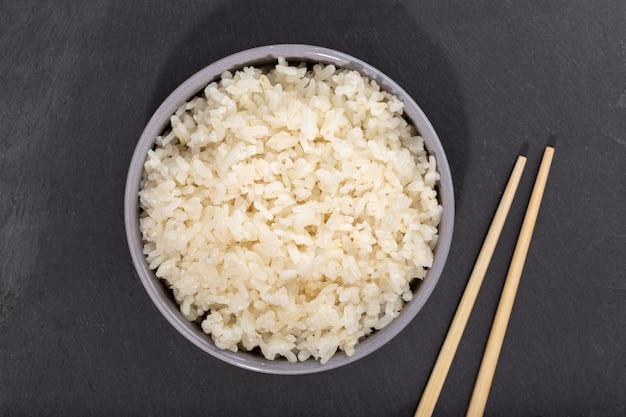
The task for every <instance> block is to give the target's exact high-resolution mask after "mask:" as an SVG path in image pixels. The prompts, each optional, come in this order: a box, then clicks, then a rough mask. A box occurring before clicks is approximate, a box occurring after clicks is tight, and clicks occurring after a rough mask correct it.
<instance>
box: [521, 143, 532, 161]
mask: <svg viewBox="0 0 626 417" xmlns="http://www.w3.org/2000/svg"><path fill="white" fill-rule="evenodd" d="M529 148H530V146H529V145H528V142H524V143H522V146H520V148H519V155H520V156H523V157H525V158H526V157H528V149H529Z"/></svg>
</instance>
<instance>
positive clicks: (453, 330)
mask: <svg viewBox="0 0 626 417" xmlns="http://www.w3.org/2000/svg"><path fill="white" fill-rule="evenodd" d="M525 165H526V157H525V156H523V155H520V156H518V158H517V161H516V163H515V166H514V168H513V172H512V173H511V176H510V177H509V181H508V183H507V185H506V188H505V190H504V194H503V195H502V198H501V200H500V204H499V205H498V209H497V210H496V214H495V215H494V217H493V220H492V222H491V226H490V227H489V231H488V232H487V236H486V237H485V241H484V243H483V246H482V248H481V249H480V253H479V254H478V258H477V259H476V264H475V265H474V269H473V270H472V273H471V275H470V277H469V280H468V282H467V286H466V287H465V292H464V293H463V297H461V301H460V303H459V306H458V308H457V310H456V313H455V315H454V318H453V319H452V324H451V325H450V329H449V330H448V334H447V336H446V339H445V341H444V342H443V346H442V347H441V351H440V352H439V356H438V357H437V362H436V363H435V367H434V368H433V371H432V373H431V374H430V379H429V380H428V383H427V384H426V388H425V389H424V393H423V394H422V398H421V400H420V403H419V405H418V406H417V411H416V412H415V417H426V416H430V415H432V413H433V410H434V408H435V405H436V404H437V399H438V398H439V394H440V393H441V388H442V387H443V383H444V382H445V380H446V376H447V375H448V370H449V369H450V365H451V364H452V360H453V359H454V355H455V353H456V350H457V348H458V346H459V342H460V340H461V336H463V331H464V330H465V326H466V325H467V321H468V319H469V316H470V314H471V312H472V308H473V307H474V302H475V301H476V297H477V296H478V291H479V290H480V286H481V285H482V282H483V279H484V278H485V274H486V272H487V268H488V267H489V262H490V261H491V257H492V255H493V252H494V250H495V248H496V244H497V243H498V239H499V238H500V233H501V232H502V228H503V227H504V223H505V221H506V217H507V215H508V213H509V209H510V208H511V204H512V203H513V199H514V197H515V192H516V191H517V186H518V185H519V182H520V179H521V177H522V172H523V171H524V166H525Z"/></svg>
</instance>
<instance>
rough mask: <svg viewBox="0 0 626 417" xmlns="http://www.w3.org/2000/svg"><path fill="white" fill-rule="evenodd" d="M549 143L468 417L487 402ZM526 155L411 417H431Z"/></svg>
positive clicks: (516, 169) (549, 152)
mask: <svg viewBox="0 0 626 417" xmlns="http://www.w3.org/2000/svg"><path fill="white" fill-rule="evenodd" d="M555 141H556V139H555V137H554V136H551V137H550V139H549V140H548V144H547V146H546V149H545V152H544V154H543V158H542V160H541V165H540V167H539V172H538V174H537V179H536V181H535V185H534V187H533V191H532V194H531V196H530V201H529V203H528V208H527V209H526V214H525V216H524V221H523V223H522V228H521V230H520V234H519V237H518V240H517V244H516V246H515V251H514V252H513V258H512V260H511V265H510V266H509V271H508V273H507V276H506V280H505V283H504V288H503V290H502V295H501V297H500V302H499V303H498V309H497V311H496V315H495V318H494V320H493V325H492V327H491V332H490V334H489V339H488V341H487V346H486V348H485V353H484V355H483V359H482V363H481V365H480V370H479V371H478V377H477V378H476V383H475V385H474V391H473V393H472V398H471V400H470V404H469V407H468V410H467V416H468V417H474V416H482V415H483V413H484V411H485V405H486V403H487V397H488V396H489V390H490V388H491V383H492V381H493V376H494V373H495V370H496V365H497V363H498V357H499V356H500V350H501V348H502V342H503V341H504V335H505V333H506V328H507V325H508V323H509V318H510V317H511V310H512V309H513V302H514V301H515V295H516V293H517V288H518V286H519V282H520V278H521V276H522V270H523V268H524V262H525V261H526V255H527V254H528V248H529V246H530V240H531V237H532V234H533V230H534V228H535V223H536V220H537V215H538V213H539V207H540V205H541V199H542V197H543V192H544V189H545V186H546V182H547V180H548V174H549V172H550V165H551V164H552V157H553V155H554V144H555ZM526 151H527V146H526V149H524V150H522V152H521V153H520V156H518V158H517V161H516V163H515V166H514V168H513V172H512V173H511V176H510V178H509V181H508V183H507V185H506V188H505V190H504V194H503V195H502V199H501V200H500V204H499V205H498V208H497V210H496V214H495V215H494V218H493V220H492V223H491V226H490V227H489V231H488V232H487V236H486V238H485V241H484V243H483V246H482V248H481V250H480V253H479V255H478V259H477V260H476V264H475V265H474V269H473V270H472V273H471V275H470V277H469V280H468V282H467V286H466V288H465V292H464V293H463V296H462V298H461V301H460V303H459V306H458V308H457V310H456V313H455V315H454V318H453V319H452V324H451V325H450V329H449V330H448V334H447V336H446V339H445V341H444V343H443V346H442V347H441V351H440V352H439V356H438V357H437V361H436V362H435V366H434V368H433V371H432V373H431V375H430V378H429V380H428V383H427V384H426V388H425V390H424V393H423V394H422V398H421V400H420V402H419V404H418V407H417V411H416V412H415V417H427V416H431V415H432V413H433V410H434V408H435V404H436V403H437V399H438V398H439V394H440V393H441V388H442V387H443V383H444V382H445V379H446V376H447V374H448V370H449V369H450V365H451V364H452V360H453V359H454V355H455V353H456V350H457V348H458V346H459V342H460V340H461V336H462V335H463V331H464V330H465V326H466V324H467V321H468V320H469V316H470V314H471V312H472V308H473V307H474V302H475V301H476V297H477V296H478V291H479V290H480V286H481V284H482V282H483V278H484V277H485V274H486V272H487V268H488V267H489V263H490V261H491V257H492V255H493V252H494V250H495V248H496V244H497V243H498V239H499V237H500V233H501V232H502V228H503V227H504V223H505V220H506V217H507V215H508V213H509V209H510V208H511V204H512V202H513V199H514V197H515V193H516V191H517V187H518V185H519V182H520V179H521V177H522V172H523V171H524V166H525V165H526V155H525V154H526Z"/></svg>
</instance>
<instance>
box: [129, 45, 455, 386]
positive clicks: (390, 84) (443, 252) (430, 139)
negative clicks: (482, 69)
mask: <svg viewBox="0 0 626 417" xmlns="http://www.w3.org/2000/svg"><path fill="white" fill-rule="evenodd" d="M278 57H284V58H286V59H287V60H294V61H307V62H320V63H324V64H334V65H335V66H337V67H341V68H348V69H353V70H357V71H359V72H361V74H363V75H365V76H367V77H369V78H370V79H374V80H376V82H377V83H378V84H379V85H380V86H381V87H382V88H383V89H385V90H386V91H388V92H390V93H392V94H394V95H396V96H397V97H398V98H400V99H401V100H402V101H403V102H404V104H405V107H404V110H405V116H406V117H407V119H408V120H410V121H411V122H412V123H413V125H414V126H415V127H416V128H417V130H418V131H419V132H420V134H421V135H422V136H423V137H424V141H425V146H426V149H427V150H428V152H429V153H430V154H432V155H434V156H435V158H436V159H437V165H438V169H439V172H440V175H441V181H440V184H439V187H438V192H439V199H440V203H441V205H442V206H443V214H442V218H441V224H440V226H439V240H438V243H437V247H436V248H435V251H434V263H433V265H432V267H431V268H430V270H429V271H428V274H427V276H426V277H425V278H424V280H423V281H422V282H420V283H419V284H418V285H417V286H416V288H415V289H414V297H413V299H412V300H411V301H410V302H409V303H407V304H406V305H405V306H404V308H403V310H402V311H401V312H400V315H399V316H398V317H397V318H395V319H394V320H393V321H392V322H391V323H390V324H389V325H387V326H386V327H385V328H383V329H382V330H379V331H376V332H374V333H372V334H371V335H370V336H368V337H366V338H365V339H363V340H362V341H361V342H359V343H358V344H357V346H356V353H355V354H354V355H352V356H347V355H346V354H344V353H343V352H341V351H339V352H337V353H336V354H335V356H333V357H332V358H331V359H330V360H329V361H328V362H326V363H325V364H323V365H322V364H320V363H319V361H317V360H314V359H309V360H306V361H304V362H297V363H290V362H288V361H286V360H284V359H276V360H273V361H271V360H267V359H265V358H264V357H262V356H261V355H259V354H256V353H250V352H244V351H240V352H237V353H233V352H231V351H226V350H221V349H219V348H217V347H216V346H215V344H214V343H213V341H212V340H211V337H210V336H208V335H207V334H205V333H204V332H203V331H202V329H201V328H200V326H199V325H197V324H194V323H191V322H189V321H188V320H187V319H185V318H184V317H183V315H182V314H181V313H180V310H179V306H178V305H177V304H176V302H175V301H174V299H173V296H172V294H171V293H170V290H168V289H167V288H166V287H165V285H164V284H163V283H162V282H161V281H160V280H159V279H158V278H157V277H156V276H155V275H154V273H153V271H151V270H150V269H149V268H148V264H147V262H146V258H145V256H144V255H143V252H142V250H143V242H142V238H141V233H140V231H139V213H140V206H139V198H138V191H139V187H140V183H141V177H142V173H143V164H144V162H145V160H146V156H147V153H148V150H149V149H151V148H152V147H153V146H154V141H155V139H156V137H157V136H158V135H160V134H161V133H162V132H163V130H164V129H165V128H166V127H167V126H168V124H169V118H170V115H172V114H173V113H174V112H175V111H176V109H177V108H178V107H179V106H180V105H181V104H183V103H184V102H186V101H187V100H189V99H190V98H191V97H192V96H194V95H195V94H196V93H197V92H199V91H201V90H202V89H203V88H204V87H205V86H206V85H207V84H208V83H209V82H211V81H214V80H216V79H218V78H219V77H220V75H221V74H222V73H223V72H224V71H228V70H236V69H240V68H242V67H244V66H249V65H254V66H259V65H263V64H268V63H271V62H276V60H277V59H278ZM407 70H409V71H410V68H409V69H407ZM124 220H125V223H126V236H127V239H128V246H129V248H130V253H131V256H132V259H133V262H134V264H135V268H136V269H137V273H138V274H139V278H140V279H141V282H142V284H143V286H144V287H145V289H146V291H147V292H148V295H149V296H150V298H151V299H152V301H153V302H154V304H155V305H156V307H157V308H158V309H159V311H160V312H161V313H162V314H163V316H165V318H166V319H167V320H168V321H169V322H170V324H171V325H172V326H174V328H176V330H178V331H179V332H180V333H181V334H182V335H183V336H185V337H186V338H187V339H188V340H189V341H190V342H192V343H193V344H195V345H196V346H198V347H199V348H200V349H202V350H204V351H205V352H207V353H209V354H210V355H212V356H214V357H216V358H218V359H221V360H223V361H225V362H227V363H230V364H232V365H236V366H239V367H242V368H245V369H249V370H253V371H258V372H265V373H271V374H282V375H293V374H308V373H314V372H320V371H324V370H329V369H333V368H337V367H340V366H343V365H346V364H348V363H351V362H354V361H357V360H359V359H361V358H363V357H364V356H367V355H368V354H370V353H372V352H374V351H375V350H377V349H379V348H380V347H382V346H383V345H385V344H386V343H388V342H389V341H390V340H391V339H392V338H394V337H395V336H396V335H397V334H398V333H400V331H402V329H404V328H405V327H406V326H407V325H408V324H409V323H410V322H411V320H413V318H414V317H415V316H416V315H417V313H418V312H419V311H420V310H421V309H422V307H423V306H424V304H425V303H426V300H428V297H429V296H430V294H431V293H432V291H433V289H434V288H435V285H436V284H437V281H438V280H439V277H440V276H441V273H442V271H443V268H444V265H445V262H446V258H447V256H448V251H449V249H450V243H451V241H452V230H453V226H454V190H453V185H452V178H451V175H450V167H449V166H448V161H447V159H446V155H445V153H444V150H443V147H442V146H441V142H440V141H439V138H438V137H437V134H436V133H435V130H434V129H433V127H432V125H431V124H430V122H429V121H428V119H427V118H426V116H425V115H424V113H423V112H422V110H421V109H420V107H419V106H418V105H417V104H416V103H415V101H414V100H413V99H412V98H411V97H410V96H409V95H408V94H407V93H406V92H405V91H404V90H403V89H402V88H400V86H399V85H398V84H396V83H395V82H394V81H393V80H391V79H390V78H389V77H387V76H386V75H385V74H383V73H382V72H380V71H379V70H377V69H376V68H374V67H372V66H371V65H369V64H367V63H365V62H363V61H361V60H359V59H357V58H354V57H352V56H350V55H346V54H344V53H341V52H338V51H335V50H332V49H327V48H321V47H317V46H309V45H270V46H263V47H258V48H253V49H249V50H246V51H242V52H239V53H236V54H234V55H231V56H228V57H226V58H224V59H221V60H219V61H217V62H215V63H213V64H211V65H209V66H207V67H205V68H204V69H202V70H200V71H199V72H197V73H196V74H195V75H193V76H192V77H191V78H189V79H188V80H187V81H185V82H184V83H183V84H182V85H180V86H179V87H178V88H177V89H176V90H175V91H174V92H173V93H172V94H171V95H170V96H169V97H168V98H167V99H166V100H165V101H164V102H163V104H161V106H160V107H159V108H158V109H157V111H156V112H155V113H154V115H153V116H152V118H151V119H150V121H149V122H148V124H147V125H146V127H145V129H144V131H143V133H142V134H141V137H140V138H139V142H138V143H137V147H136V148H135V152H134V154H133V157H132V160H131V163H130V168H129V170H128V178H127V181H126V191H125V199H124Z"/></svg>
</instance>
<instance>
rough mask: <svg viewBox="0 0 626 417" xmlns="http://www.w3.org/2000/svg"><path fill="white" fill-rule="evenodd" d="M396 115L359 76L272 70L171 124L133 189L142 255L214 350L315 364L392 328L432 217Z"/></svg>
mask: <svg viewBox="0 0 626 417" xmlns="http://www.w3.org/2000/svg"><path fill="white" fill-rule="evenodd" d="M402 114H403V103H402V102H401V101H400V100H399V99H398V98H396V97H395V96H393V95H391V94H388V93H386V92H384V91H382V90H381V89H380V87H379V86H378V85H377V84H376V82H374V81H371V80H368V79H367V78H365V77H363V76H361V75H360V74H359V73H358V72H356V71H351V70H345V69H337V68H335V67H334V66H333V65H321V64H316V65H313V66H312V67H307V66H306V65H304V64H301V65H299V66H293V65H290V64H289V63H287V62H286V61H285V60H284V59H279V60H278V63H277V65H275V66H274V67H272V68H266V69H261V68H253V67H246V68H244V69H242V70H240V71H237V72H235V73H234V74H233V73H231V72H225V73H224V74H222V77H221V79H220V80H219V82H212V83H210V84H209V85H208V86H207V87H206V88H205V89H204V91H203V93H202V94H201V95H198V96H197V97H194V98H193V99H191V100H190V101H189V102H187V103H185V104H184V105H182V106H181V107H180V108H179V109H178V110H177V111H176V113H175V114H174V115H172V116H171V129H168V131H166V132H165V133H164V134H163V136H159V137H158V138H157V139H156V146H155V148H154V149H153V150H150V151H149V152H148V156H147V160H146V162H145V172H144V178H143V181H142V184H141V191H140V192H139V197H140V202H141V207H142V209H143V212H142V214H141V219H140V226H141V232H142V234H143V239H144V243H145V246H144V253H145V254H146V257H147V260H148V263H149V265H150V268H151V269H153V270H155V271H156V275H157V277H159V278H160V279H162V280H163V281H164V282H165V283H166V284H167V286H168V287H169V288H171V289H172V290H173V293H174V296H175V298H176V301H177V302H178V303H179V304H180V310H181V312H182V313H183V315H184V316H185V317H186V318H187V319H189V320H191V321H196V322H198V323H200V325H201V327H202V329H203V330H204V331H205V332H206V333H207V334H210V335H211V337H212V338H213V340H214V341H215V345H216V346H217V347H219V348H221V349H229V350H232V351H237V350H238V349H245V350H254V349H257V348H258V349H260V351H261V353H262V354H263V355H264V356H265V357H266V358H268V359H275V358H276V357H277V356H279V357H280V356H282V357H285V358H286V359H287V360H289V361H291V362H295V361H298V360H300V361H304V360H306V359H308V358H310V357H313V358H316V359H319V360H320V361H321V363H324V362H326V361H328V360H329V359H330V358H331V357H332V356H333V355H334V354H335V352H336V351H337V350H338V349H340V350H342V351H344V352H345V353H346V354H347V355H352V354H354V352H355V346H356V345H357V343H358V342H359V340H361V339H362V338H363V337H365V336H367V335H368V334H370V333H371V332H372V331H373V330H374V329H376V330H377V329H382V328H383V327H385V326H386V325H387V324H389V323H390V322H391V321H392V320H393V319H394V318H395V317H397V315H398V314H399V312H400V310H401V309H402V307H403V306H404V303H405V302H407V301H409V300H410V299H411V297H412V291H411V288H410V283H411V281H412V280H413V279H415V278H417V279H421V278H423V277H424V276H425V274H426V271H427V268H429V267H430V266H431V265H432V262H433V253H432V249H433V248H434V246H435V244H436V242H437V226H438V224H439V220H440V217H441V212H442V208H441V206H440V205H439V203H438V200H437V193H436V190H435V187H436V185H437V183H438V181H439V173H438V172H437V168H436V163H435V158H434V157H433V156H432V155H431V156H429V155H428V154H427V152H426V151H425V149H424V142H423V139H422V138H421V137H420V136H419V134H418V133H417V132H416V130H415V128H414V127H413V126H412V125H410V124H409V123H407V121H406V120H405V119H404V118H403V116H402Z"/></svg>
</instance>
